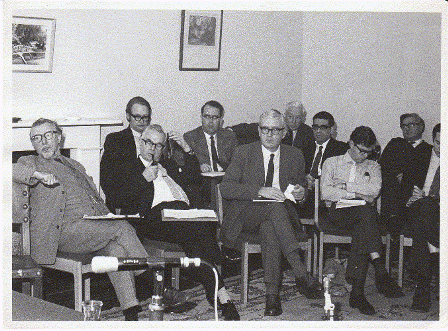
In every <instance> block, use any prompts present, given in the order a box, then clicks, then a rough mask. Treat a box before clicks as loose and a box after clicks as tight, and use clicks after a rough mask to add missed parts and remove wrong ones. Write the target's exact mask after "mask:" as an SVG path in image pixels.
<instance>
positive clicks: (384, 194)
mask: <svg viewBox="0 0 448 331" xmlns="http://www.w3.org/2000/svg"><path fill="white" fill-rule="evenodd" d="M431 153H432V145H430V144H428V143H427V142H425V141H423V142H421V143H420V144H419V145H418V146H417V147H415V148H414V147H412V145H411V144H410V143H409V142H407V141H406V140H405V139H403V138H400V137H397V138H393V139H392V140H391V141H390V142H389V143H388V144H387V145H386V147H385V148H384V151H383V153H382V155H381V158H380V161H379V163H380V165H381V173H382V177H383V186H382V189H381V215H382V217H384V218H388V217H390V216H391V215H398V216H404V209H405V205H406V202H407V201H408V200H409V198H410V197H411V195H412V191H413V188H414V185H416V186H418V187H419V188H420V189H423V185H424V184H425V179H426V174H427V172H428V167H429V162H430V161H431ZM399 173H402V174H403V178H402V180H401V183H400V182H399V181H398V179H397V174H399Z"/></svg>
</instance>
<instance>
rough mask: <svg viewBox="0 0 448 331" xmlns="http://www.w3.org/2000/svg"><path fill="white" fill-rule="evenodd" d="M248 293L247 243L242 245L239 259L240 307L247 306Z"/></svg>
mask: <svg viewBox="0 0 448 331" xmlns="http://www.w3.org/2000/svg"><path fill="white" fill-rule="evenodd" d="M248 291H249V253H248V251H247V243H243V254H242V259H241V305H242V306H246V305H247V297H248Z"/></svg>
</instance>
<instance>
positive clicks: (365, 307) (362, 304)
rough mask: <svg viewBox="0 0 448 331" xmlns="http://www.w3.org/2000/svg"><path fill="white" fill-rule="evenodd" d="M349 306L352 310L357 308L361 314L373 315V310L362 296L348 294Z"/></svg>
mask: <svg viewBox="0 0 448 331" xmlns="http://www.w3.org/2000/svg"><path fill="white" fill-rule="evenodd" d="M348 302H349V305H350V307H352V308H358V309H359V311H360V312H361V314H364V315H375V308H373V306H372V305H371V304H370V303H369V302H368V301H367V299H366V297H365V296H364V295H362V294H358V295H353V294H350V299H349V301H348Z"/></svg>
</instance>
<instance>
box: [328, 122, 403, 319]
mask: <svg viewBox="0 0 448 331" xmlns="http://www.w3.org/2000/svg"><path fill="white" fill-rule="evenodd" d="M375 144H376V137H375V134H374V133H373V131H372V129H371V128H369V127H366V126H360V127H357V128H356V129H355V130H354V131H353V132H352V134H351V135H350V141H349V146H350V147H349V150H348V151H347V153H345V154H344V155H339V156H334V157H330V158H328V159H327V160H326V161H325V162H324V164H323V166H322V175H321V183H320V186H321V197H322V200H324V201H325V204H326V206H327V213H326V215H325V214H324V215H323V217H322V218H319V225H320V227H321V229H323V230H328V231H330V232H331V231H332V230H339V231H343V232H344V233H348V234H349V235H350V236H351V237H352V244H351V249H350V256H349V259H348V265H347V271H346V274H345V277H346V279H347V282H348V283H350V284H352V285H353V287H352V292H351V293H350V299H349V304H350V307H352V308H358V309H359V311H360V312H361V313H362V314H366V315H373V314H375V309H374V307H373V306H372V305H371V304H370V303H369V302H368V301H367V299H366V297H365V296H364V284H365V280H366V275H367V269H368V266H369V261H371V262H372V264H373V266H374V268H375V281H376V287H377V289H378V292H380V293H382V294H384V295H385V296H386V297H388V298H396V297H401V296H403V292H402V291H401V289H400V288H399V287H398V285H396V284H395V283H394V282H393V281H392V279H391V278H390V276H389V274H388V273H387V271H386V269H385V267H384V263H383V262H382V259H380V253H381V252H382V241H381V235H380V232H379V225H378V220H377V212H376V207H375V204H374V203H375V198H376V197H378V194H379V192H380V189H381V169H380V166H379V164H378V163H377V162H376V161H373V160H368V159H367V158H368V156H369V154H371V153H373V152H374V150H375ZM341 199H349V200H350V199H355V200H356V202H357V203H358V204H353V205H352V206H348V207H346V208H339V207H340V204H338V202H339V201H340V200H341ZM354 202H355V201H354ZM359 203H361V204H362V205H359Z"/></svg>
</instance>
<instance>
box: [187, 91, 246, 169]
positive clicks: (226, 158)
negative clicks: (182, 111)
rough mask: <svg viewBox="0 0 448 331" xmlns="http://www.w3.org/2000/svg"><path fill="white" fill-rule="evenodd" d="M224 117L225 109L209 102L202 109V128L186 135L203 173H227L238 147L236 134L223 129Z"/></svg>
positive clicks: (213, 102)
mask: <svg viewBox="0 0 448 331" xmlns="http://www.w3.org/2000/svg"><path fill="white" fill-rule="evenodd" d="M223 117H224V107H223V106H222V105H221V104H220V103H219V102H217V101H214V100H211V101H207V102H206V103H205V104H204V105H203V106H202V108H201V120H202V126H200V127H197V128H196V129H194V130H192V131H189V132H187V133H185V134H184V139H185V141H186V142H187V144H188V145H190V147H191V149H192V150H193V153H194V154H195V155H196V157H197V158H198V160H199V163H200V165H201V171H202V172H209V171H225V170H226V169H227V166H228V165H229V163H230V160H231V158H232V154H233V150H234V149H235V147H236V146H237V145H238V141H237V139H236V135H235V133H234V132H232V131H231V130H228V129H223V128H222V125H223V123H224V120H223Z"/></svg>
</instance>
